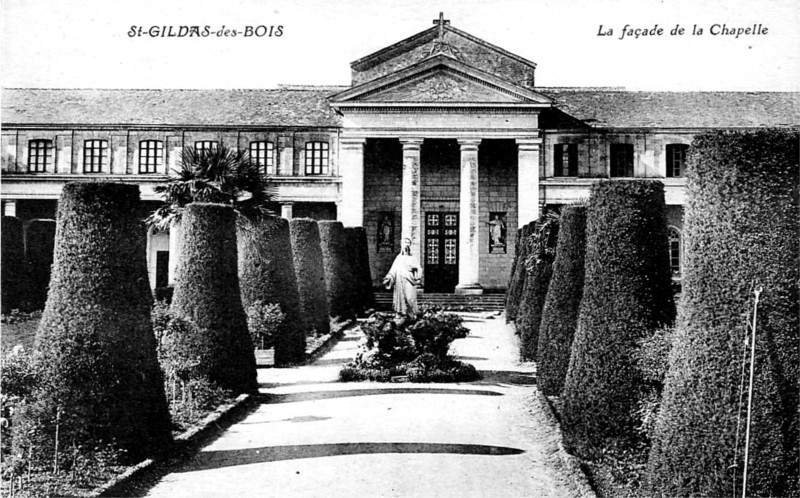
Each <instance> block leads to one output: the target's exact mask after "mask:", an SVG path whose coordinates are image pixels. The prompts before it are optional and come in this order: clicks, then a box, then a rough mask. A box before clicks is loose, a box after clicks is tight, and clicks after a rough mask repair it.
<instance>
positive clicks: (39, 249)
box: [26, 220, 56, 309]
mask: <svg viewBox="0 0 800 498" xmlns="http://www.w3.org/2000/svg"><path fill="white" fill-rule="evenodd" d="M55 237H56V222H55V221H53V220H33V221H31V222H30V223H29V224H28V230H27V232H26V238H27V244H26V245H27V255H26V257H27V260H28V275H29V278H30V285H29V291H30V294H29V298H30V300H31V307H32V308H33V309H42V308H44V304H45V302H46V301H47V286H48V285H49V284H50V268H51V266H52V264H53V247H54V244H55Z"/></svg>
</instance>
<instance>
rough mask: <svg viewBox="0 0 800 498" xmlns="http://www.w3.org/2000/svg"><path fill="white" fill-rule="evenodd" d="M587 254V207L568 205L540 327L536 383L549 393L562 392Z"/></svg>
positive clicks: (576, 323)
mask: <svg viewBox="0 0 800 498" xmlns="http://www.w3.org/2000/svg"><path fill="white" fill-rule="evenodd" d="M585 255H586V207H585V206H566V207H564V209H563V210H562V211H561V222H560V227H559V232H558V245H557V246H556V257H555V261H554V262H553V276H552V279H551V280H550V287H549V288H548V290H547V298H546V299H545V304H544V310H543V311H542V323H541V325H540V327H539V348H538V363H537V365H536V366H537V368H536V379H537V382H536V385H537V386H538V388H539V390H540V391H541V392H542V393H544V394H546V395H549V396H558V395H560V394H561V389H562V388H563V387H564V378H565V377H566V376H567V368H568V367H569V357H570V351H571V349H572V339H573V337H574V336H575V329H576V327H577V325H578V310H579V307H580V304H581V298H582V297H583V264H584V257H585Z"/></svg>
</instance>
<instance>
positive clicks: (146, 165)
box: [139, 140, 164, 173]
mask: <svg viewBox="0 0 800 498" xmlns="http://www.w3.org/2000/svg"><path fill="white" fill-rule="evenodd" d="M163 159H164V143H163V142H162V141H160V140H142V141H141V142H139V173H157V172H158V168H160V167H161V163H162V162H163Z"/></svg>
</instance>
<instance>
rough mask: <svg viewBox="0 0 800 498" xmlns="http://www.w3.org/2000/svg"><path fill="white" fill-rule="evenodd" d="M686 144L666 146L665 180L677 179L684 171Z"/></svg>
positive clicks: (687, 147) (687, 148)
mask: <svg viewBox="0 0 800 498" xmlns="http://www.w3.org/2000/svg"><path fill="white" fill-rule="evenodd" d="M688 150H689V146H688V145H686V144H667V178H679V177H681V176H683V172H684V171H686V152H687V151H688Z"/></svg>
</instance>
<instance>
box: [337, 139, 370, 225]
mask: <svg viewBox="0 0 800 498" xmlns="http://www.w3.org/2000/svg"><path fill="white" fill-rule="evenodd" d="M364 142H365V139H364V138H342V140H341V142H340V143H339V172H340V176H341V178H342V202H341V203H340V204H339V208H340V209H339V212H338V215H337V218H339V221H341V222H342V223H343V224H344V226H348V227H360V226H364Z"/></svg>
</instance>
